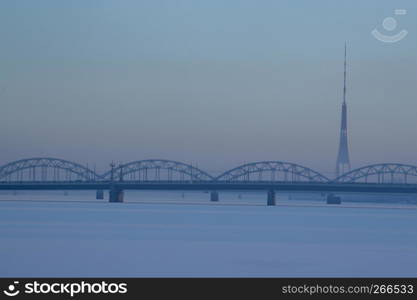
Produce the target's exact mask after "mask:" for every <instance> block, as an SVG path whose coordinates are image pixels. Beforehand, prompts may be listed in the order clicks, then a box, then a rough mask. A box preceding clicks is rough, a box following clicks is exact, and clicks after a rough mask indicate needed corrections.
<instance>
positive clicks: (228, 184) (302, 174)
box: [0, 157, 417, 205]
mask: <svg viewBox="0 0 417 300" xmlns="http://www.w3.org/2000/svg"><path fill="white" fill-rule="evenodd" d="M129 189H137V190H204V191H211V194H210V195H211V196H210V197H211V200H212V201H218V199H219V194H218V192H219V191H225V190H242V191H244V190H263V191H266V192H267V199H268V202H267V203H268V204H269V205H274V204H275V192H276V191H307V192H324V193H333V192H372V193H416V194H417V167H416V166H412V165H405V164H399V163H382V164H374V165H369V166H364V167H361V168H357V169H355V170H352V171H350V172H347V173H344V174H342V175H340V176H339V177H336V178H333V179H330V178H328V177H326V176H324V175H323V174H321V173H320V172H317V171H315V170H313V169H310V168H308V167H305V166H302V165H298V164H295V163H289V162H282V161H261V162H253V163H248V164H244V165H241V166H238V167H236V168H233V169H231V170H228V171H226V172H224V173H222V174H220V175H218V176H213V175H211V174H209V173H207V172H205V171H203V170H201V169H199V168H197V167H194V166H192V165H190V164H186V163H182V162H178V161H172V160H165V159H148V160H139V161H133V162H129V163H126V164H121V165H119V166H117V167H116V166H114V165H112V166H111V169H110V170H108V171H107V172H105V173H104V174H97V173H96V172H95V171H93V170H91V169H90V168H88V167H87V166H83V165H81V164H78V163H75V162H71V161H67V160H63V159H58V158H50V157H43V158H42V157H38V158H28V159H22V160H18V161H14V162H10V163H8V164H5V165H3V166H1V167H0V190H97V196H98V198H101V199H103V190H109V201H110V202H123V191H124V190H129Z"/></svg>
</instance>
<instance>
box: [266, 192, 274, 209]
mask: <svg viewBox="0 0 417 300" xmlns="http://www.w3.org/2000/svg"><path fill="white" fill-rule="evenodd" d="M266 205H268V206H275V191H274V190H269V191H268V198H267V202H266Z"/></svg>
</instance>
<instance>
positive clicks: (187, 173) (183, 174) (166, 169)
mask: <svg viewBox="0 0 417 300" xmlns="http://www.w3.org/2000/svg"><path fill="white" fill-rule="evenodd" d="M111 177H112V171H111V170H109V171H108V172H106V173H104V174H103V175H102V179H103V180H111V179H112V178H111ZM113 180H116V181H119V180H123V181H211V180H213V176H211V175H210V174H208V173H206V172H205V171H203V170H201V169H199V168H197V167H194V166H192V165H189V164H186V163H182V162H178V161H174V160H166V159H146V160H137V161H132V162H129V163H126V164H122V165H120V166H118V167H116V168H114V169H113Z"/></svg>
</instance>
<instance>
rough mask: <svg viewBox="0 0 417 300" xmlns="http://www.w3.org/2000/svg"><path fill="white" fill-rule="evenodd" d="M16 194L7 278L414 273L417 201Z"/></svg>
mask: <svg viewBox="0 0 417 300" xmlns="http://www.w3.org/2000/svg"><path fill="white" fill-rule="evenodd" d="M187 196H188V195H185V197H184V195H182V196H181V198H182V199H184V202H186V201H185V199H188V200H189V196H188V198H187ZM206 196H207V195H205V196H204V197H206ZM13 197H15V198H18V199H15V200H14V201H7V199H9V198H10V199H11V198H13ZM13 197H12V196H10V197H8V196H5V195H2V196H1V197H0V200H2V201H0V276H2V277H5V276H7V277H17V276H46V277H48V276H51V277H53V276H65V277H68V276H74V277H78V276H103V277H107V276H109V277H113V276H284V277H289V276H389V277H395V276H414V277H415V276H417V206H416V205H398V206H393V205H383V204H380V205H379V206H377V205H376V204H372V203H371V204H369V203H368V204H346V205H343V206H341V207H339V206H338V207H329V206H325V205H323V204H322V203H321V202H303V201H292V202H291V201H288V200H287V201H286V202H285V201H282V202H281V203H282V204H281V203H280V204H278V205H277V206H275V207H267V206H265V203H264V201H262V202H255V201H253V202H251V201H250V197H248V199H247V200H246V202H245V201H244V200H245V199H240V201H241V202H242V203H237V204H236V203H232V202H230V201H229V202H227V201H225V202H220V203H216V204H213V203H210V202H209V201H207V198H204V197H203V196H201V199H199V198H198V197H197V196H195V199H196V200H195V201H194V202H192V201H191V202H190V203H186V204H173V203H169V201H165V202H164V201H160V202H158V201H155V203H151V202H152V201H148V202H146V201H144V202H143V203H139V202H136V203H134V202H131V203H122V204H110V203H107V202H105V201H103V200H102V201H98V200H94V201H76V200H77V199H78V198H77V197H74V198H71V201H61V200H60V201H33V200H34V199H31V201H25V196H22V195H13ZM39 197H40V198H42V197H41V196H39ZM68 197H70V196H68ZM35 198H36V197H35ZM203 198H204V199H203ZM239 198H240V196H239ZM149 199H151V198H149ZM38 200H41V199H38ZM78 200H80V199H78ZM89 200H91V199H89ZM203 200H204V201H203ZM226 200H227V199H226ZM384 206H389V208H383V207H384Z"/></svg>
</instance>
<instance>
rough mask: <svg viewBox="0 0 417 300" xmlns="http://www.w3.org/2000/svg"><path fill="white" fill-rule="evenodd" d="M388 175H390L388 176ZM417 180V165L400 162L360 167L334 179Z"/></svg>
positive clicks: (356, 180)
mask: <svg viewBox="0 0 417 300" xmlns="http://www.w3.org/2000/svg"><path fill="white" fill-rule="evenodd" d="M387 175H388V176H387ZM410 177H412V178H413V179H414V181H413V183H416V182H417V167H416V166H413V165H406V164H399V163H382V164H374V165H369V166H364V167H360V168H358V169H355V170H352V171H350V172H347V173H345V174H342V175H340V176H339V177H337V178H336V179H335V180H334V181H335V182H344V183H360V182H362V183H381V184H382V183H385V184H386V183H391V184H394V183H410Z"/></svg>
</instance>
